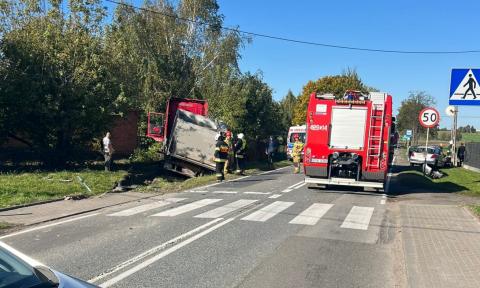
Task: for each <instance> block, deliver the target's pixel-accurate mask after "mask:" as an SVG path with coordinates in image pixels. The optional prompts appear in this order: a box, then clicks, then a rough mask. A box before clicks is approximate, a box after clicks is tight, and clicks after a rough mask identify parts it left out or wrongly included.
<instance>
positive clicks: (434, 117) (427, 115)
mask: <svg viewBox="0 0 480 288" xmlns="http://www.w3.org/2000/svg"><path fill="white" fill-rule="evenodd" d="M418 121H420V125H422V126H423V127H425V128H433V127H435V126H437V125H438V122H440V113H438V111H437V109H435V108H431V107H428V108H424V109H423V110H422V111H420V114H419V115H418Z"/></svg>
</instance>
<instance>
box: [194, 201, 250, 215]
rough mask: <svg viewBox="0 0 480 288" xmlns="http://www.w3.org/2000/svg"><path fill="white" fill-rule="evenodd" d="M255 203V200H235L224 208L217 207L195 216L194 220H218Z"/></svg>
mask: <svg viewBox="0 0 480 288" xmlns="http://www.w3.org/2000/svg"><path fill="white" fill-rule="evenodd" d="M255 202H257V200H246V199H241V200H237V201H235V202H232V203H229V204H227V205H225V206H222V207H218V208H215V209H213V210H210V211H207V212H205V213H202V214H200V215H197V216H195V218H219V217H222V216H223V215H225V214H228V213H231V212H233V211H235V210H238V209H240V208H243V207H245V206H248V205H250V204H252V203H255Z"/></svg>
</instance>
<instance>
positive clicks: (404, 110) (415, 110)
mask: <svg viewBox="0 0 480 288" xmlns="http://www.w3.org/2000/svg"><path fill="white" fill-rule="evenodd" d="M434 104H435V99H433V97H432V96H430V95H429V94H427V93H426V92H425V91H413V92H410V94H409V96H408V97H407V99H405V100H403V101H402V103H401V105H400V108H399V109H398V115H397V127H398V130H399V131H406V130H407V129H411V130H412V135H413V141H414V142H415V143H418V138H419V135H420V134H425V133H426V129H425V128H423V127H422V126H421V125H420V122H419V121H418V114H419V113H420V111H421V110H422V109H423V108H425V107H428V106H432V105H434ZM430 134H431V135H432V136H434V135H436V129H430Z"/></svg>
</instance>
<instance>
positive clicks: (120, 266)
mask: <svg viewBox="0 0 480 288" xmlns="http://www.w3.org/2000/svg"><path fill="white" fill-rule="evenodd" d="M222 220H223V218H218V219H215V220H213V221H210V222H208V223H206V224H203V225H201V226H198V227H197V228H195V229H192V230H190V231H188V232H186V233H184V234H182V235H180V236H177V237H175V238H173V239H171V240H169V241H167V242H165V243H162V244H160V245H158V246H155V247H153V248H152V249H149V250H147V251H145V252H143V253H141V254H139V255H137V256H135V257H132V258H130V259H128V260H126V261H124V262H122V263H120V264H118V265H117V266H115V267H113V268H111V269H109V270H107V271H106V272H104V273H102V274H100V275H98V276H97V277H95V278H92V279H90V280H88V282H90V283H94V282H97V281H99V280H101V279H103V278H105V277H108V276H109V275H111V274H113V273H116V272H118V271H120V270H122V269H124V268H125V267H127V266H129V265H132V264H134V263H135V262H138V261H140V260H142V259H144V258H146V257H148V256H150V255H152V254H155V253H157V252H159V251H161V250H163V249H165V248H167V247H168V246H171V245H174V244H175V243H177V242H179V241H182V240H183V239H185V238H188V237H190V236H192V235H193V234H195V233H197V232H200V231H201V230H203V229H205V228H207V227H209V226H212V225H213V224H215V223H217V222H220V221H222Z"/></svg>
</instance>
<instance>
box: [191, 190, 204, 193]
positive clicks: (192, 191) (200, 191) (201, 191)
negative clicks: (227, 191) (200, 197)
mask: <svg viewBox="0 0 480 288" xmlns="http://www.w3.org/2000/svg"><path fill="white" fill-rule="evenodd" d="M187 192H188V193H208V191H207V190H190V191H187Z"/></svg>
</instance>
